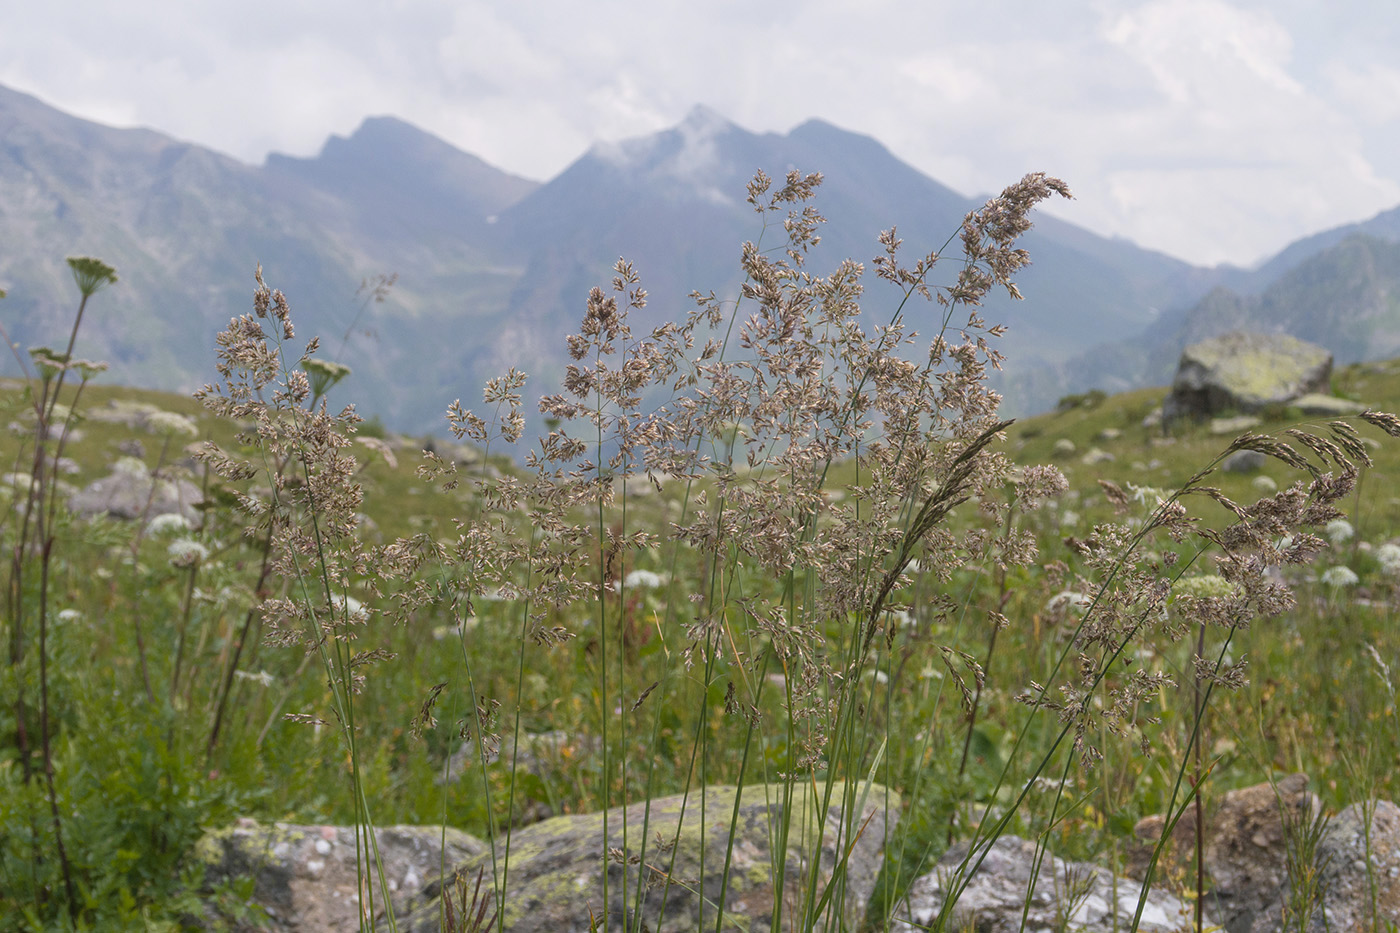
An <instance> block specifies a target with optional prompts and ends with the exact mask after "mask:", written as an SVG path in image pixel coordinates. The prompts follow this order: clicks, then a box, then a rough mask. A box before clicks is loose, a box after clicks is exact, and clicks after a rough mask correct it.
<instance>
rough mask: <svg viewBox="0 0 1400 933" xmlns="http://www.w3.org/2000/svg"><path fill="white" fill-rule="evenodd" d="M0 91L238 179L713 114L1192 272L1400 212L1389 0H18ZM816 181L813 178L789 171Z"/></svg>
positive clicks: (557, 142)
mask: <svg viewBox="0 0 1400 933" xmlns="http://www.w3.org/2000/svg"><path fill="white" fill-rule="evenodd" d="M3 6H4V8H5V17H4V23H5V25H4V28H3V30H0V84H3V85H6V86H8V87H11V88H14V89H16V90H20V91H25V92H27V93H30V94H34V95H35V96H37V97H39V98H40V99H42V100H44V101H45V102H46V103H48V104H51V105H53V106H56V107H59V108H60V109H63V110H66V111H68V112H70V113H73V114H76V115H78V116H82V117H86V118H89V119H93V120H97V121H99V122H103V123H107V124H111V125H116V126H147V127H151V128H153V129H158V130H160V131H162V132H164V133H167V134H170V135H172V136H176V137H178V138H181V139H185V140H189V141H193V142H197V143H200V144H203V145H206V146H209V147H211V148H213V149H216V150H219V151H221V152H224V153H227V154H229V155H232V156H235V157H237V158H239V159H242V160H244V161H247V162H251V163H259V162H261V161H262V160H263V159H264V158H265V157H266V155H267V153H268V152H269V151H276V152H283V153H288V154H292V155H312V154H314V153H316V152H317V151H319V149H320V148H321V146H322V145H323V144H324V142H325V140H326V138H327V137H328V136H329V135H330V134H339V135H348V134H349V133H351V132H353V131H354V129H355V128H356V127H357V126H358V125H359V123H360V121H361V120H363V119H364V118H365V117H366V116H375V115H383V114H390V115H394V116H398V117H400V118H402V119H405V120H408V121H409V122H411V123H414V124H416V125H417V126H420V127H422V128H423V129H425V130H428V131H430V132H432V133H434V134H436V135H438V136H441V137H442V138H444V139H446V140H448V141H450V142H452V143H453V144H455V145H456V146H458V147H460V148H462V149H465V150H466V151H468V152H471V153H473V154H475V155H478V156H480V157H481V158H484V159H486V160H487V161H488V162H491V163H493V164H495V165H497V166H499V167H501V168H504V169H506V170H509V171H512V172H515V173H517V174H520V175H524V176H527V177H530V178H535V179H539V180H545V179H547V178H549V177H551V176H552V175H554V174H556V173H557V172H559V171H560V170H561V169H563V168H564V167H565V166H566V165H568V164H569V163H570V162H571V161H573V160H574V159H575V158H577V157H578V156H579V155H581V154H582V153H583V152H584V151H586V150H587V149H588V147H589V146H590V145H591V144H593V143H595V142H600V141H615V140H619V139H623V138H628V137H632V136H639V135H645V134H649V133H654V132H656V131H658V130H662V129H665V128H666V127H669V126H672V125H674V124H676V123H677V122H679V121H680V120H681V119H682V118H683V117H684V116H685V114H686V113H687V112H688V111H689V110H690V109H691V108H692V107H693V106H695V105H696V104H704V105H706V106H708V107H710V108H712V109H714V110H716V111H718V112H719V113H721V114H723V115H725V116H726V117H728V118H729V119H730V120H732V121H734V122H735V123H738V124H739V125H740V126H743V127H745V128H746V129H749V130H753V131H758V132H767V131H775V132H786V131H787V130H789V129H791V128H792V127H794V126H796V125H797V124H800V123H802V122H804V121H805V120H808V119H810V118H813V117H816V118H821V119H824V120H826V121H828V122H831V123H834V124H836V125H837V126H840V127H842V128H844V129H848V130H852V131H856V132H860V133H866V134H868V135H871V136H874V137H875V138H877V139H879V140H880V141H881V142H882V143H884V144H885V145H886V146H888V147H889V148H890V149H891V150H892V151H893V152H894V153H895V154H896V155H897V156H899V157H900V158H902V159H904V160H905V161H907V162H909V163H910V164H912V165H914V166H915V167H916V168H918V169H920V170H921V171H923V172H925V173H926V174H928V175H930V176H932V177H934V178H935V179H937V180H938V181H940V182H942V183H944V184H946V185H949V186H950V187H953V188H955V189H957V190H959V191H961V192H963V193H964V194H969V195H975V194H985V193H988V192H993V191H997V190H1000V189H1001V188H1002V187H1004V186H1005V185H1007V184H1009V183H1010V182H1012V181H1015V180H1016V179H1018V178H1020V177H1021V175H1023V174H1024V173H1026V172H1028V171H1046V172H1049V173H1051V174H1053V175H1057V176H1059V177H1061V178H1063V179H1064V180H1065V181H1066V182H1068V183H1069V185H1070V187H1071V188H1072V189H1073V190H1074V192H1075V195H1076V200H1074V201H1073V202H1068V203H1063V204H1058V205H1055V206H1053V207H1052V208H1049V209H1051V210H1053V211H1054V213H1056V214H1057V215H1059V216H1061V217H1063V218H1064V219H1066V220H1070V221H1072V222H1074V223H1077V224H1080V225H1081V226H1084V227H1087V228H1089V229H1091V230H1093V231H1095V232H1098V233H1101V234H1104V235H1110V236H1122V237H1126V238H1128V239H1130V240H1132V241H1134V242H1136V243H1138V244H1139V245H1142V246H1146V247H1149V248H1152V249H1158V250H1161V251H1163V252H1166V253H1169V254H1171V255H1174V256H1178V257H1180V258H1182V259H1186V260H1189V261H1191V262H1195V263H1198V264H1203V265H1212V264H1216V263H1221V262H1229V263H1233V264H1236V265H1246V266H1247V265H1252V264H1254V263H1256V262H1258V261H1260V260H1262V259H1264V258H1266V257H1268V256H1269V255H1271V254H1273V253H1274V252H1276V251H1277V250H1279V249H1281V248H1282V247H1283V246H1285V245H1287V244H1288V243H1289V242H1291V241H1293V240H1295V239H1297V238H1299V237H1301V236H1305V235H1307V234H1310V233H1314V232H1317V231H1319V230H1322V229H1325V228H1327V227H1331V226H1336V225H1338V224H1341V223H1347V222H1351V221H1356V220H1363V219H1365V218H1368V217H1370V216H1373V215H1374V214H1376V213H1378V212H1379V211H1382V210H1385V209H1388V208H1391V207H1395V206H1396V205H1400V3H1395V2H1394V0H1056V2H1044V0H976V2H969V0H955V2H948V0H913V2H911V0H898V2H897V0H854V2H846V0H808V2H805V3H798V2H793V0H787V2H782V3H774V2H768V0H736V2H730V0H688V2H672V0H648V2H635V0H625V2H624V0H513V2H499V3H481V2H471V0H375V2H367V0H238V2H236V3H234V2H228V0H203V2H200V0H196V2H190V0H141V2H139V3H135V2H124V3H123V2H117V3H113V2H112V0H50V2H48V3H20V2H18V0H5V2H4V4H3ZM803 168H804V170H806V169H808V168H811V169H814V170H820V168H821V167H820V166H810V167H808V166H803Z"/></svg>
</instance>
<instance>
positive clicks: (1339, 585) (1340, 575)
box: [1322, 566, 1358, 590]
mask: <svg viewBox="0 0 1400 933" xmlns="http://www.w3.org/2000/svg"><path fill="white" fill-rule="evenodd" d="M1357 581H1358V578H1357V576H1356V572H1355V571H1354V570H1352V569H1351V568H1350V567H1342V566H1337V567H1328V568H1327V569H1326V570H1325V571H1323V573H1322V582H1323V583H1324V584H1325V585H1327V586H1330V587H1332V588H1333V589H1337V590H1340V589H1345V588H1346V587H1348V586H1355V585H1356V584H1357Z"/></svg>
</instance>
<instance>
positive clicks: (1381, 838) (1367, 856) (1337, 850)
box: [1311, 800, 1400, 930]
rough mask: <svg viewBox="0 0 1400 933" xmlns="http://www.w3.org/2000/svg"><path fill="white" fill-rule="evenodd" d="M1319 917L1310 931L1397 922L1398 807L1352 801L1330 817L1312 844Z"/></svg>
mask: <svg viewBox="0 0 1400 933" xmlns="http://www.w3.org/2000/svg"><path fill="white" fill-rule="evenodd" d="M1318 863H1319V865H1320V867H1321V871H1322V890H1323V892H1324V894H1323V902H1322V913H1323V914H1325V917H1324V916H1317V915H1314V917H1313V922H1312V927H1311V929H1315V930H1322V929H1328V930H1387V929H1389V930H1394V929H1396V928H1397V927H1400V807H1396V806H1395V804H1393V803H1391V802H1390V801H1388V800H1376V801H1372V802H1370V803H1367V804H1359V803H1354V804H1352V805H1351V806H1349V807H1347V808H1346V809H1345V810H1343V811H1342V812H1341V813H1338V814H1337V815H1336V816H1335V817H1333V819H1332V821H1331V822H1330V823H1329V824H1328V826H1327V831H1326V833H1325V834H1324V835H1323V838H1322V842H1321V843H1320V844H1319V846H1318Z"/></svg>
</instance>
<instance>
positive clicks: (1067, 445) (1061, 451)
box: [1051, 437, 1074, 457]
mask: <svg viewBox="0 0 1400 933" xmlns="http://www.w3.org/2000/svg"><path fill="white" fill-rule="evenodd" d="M1051 454H1052V455H1053V456H1056V457H1072V456H1074V441H1072V440H1070V439H1069V438H1067V437H1062V438H1060V439H1059V440H1058V441H1056V442H1055V446H1054V447H1053V448H1051Z"/></svg>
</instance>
